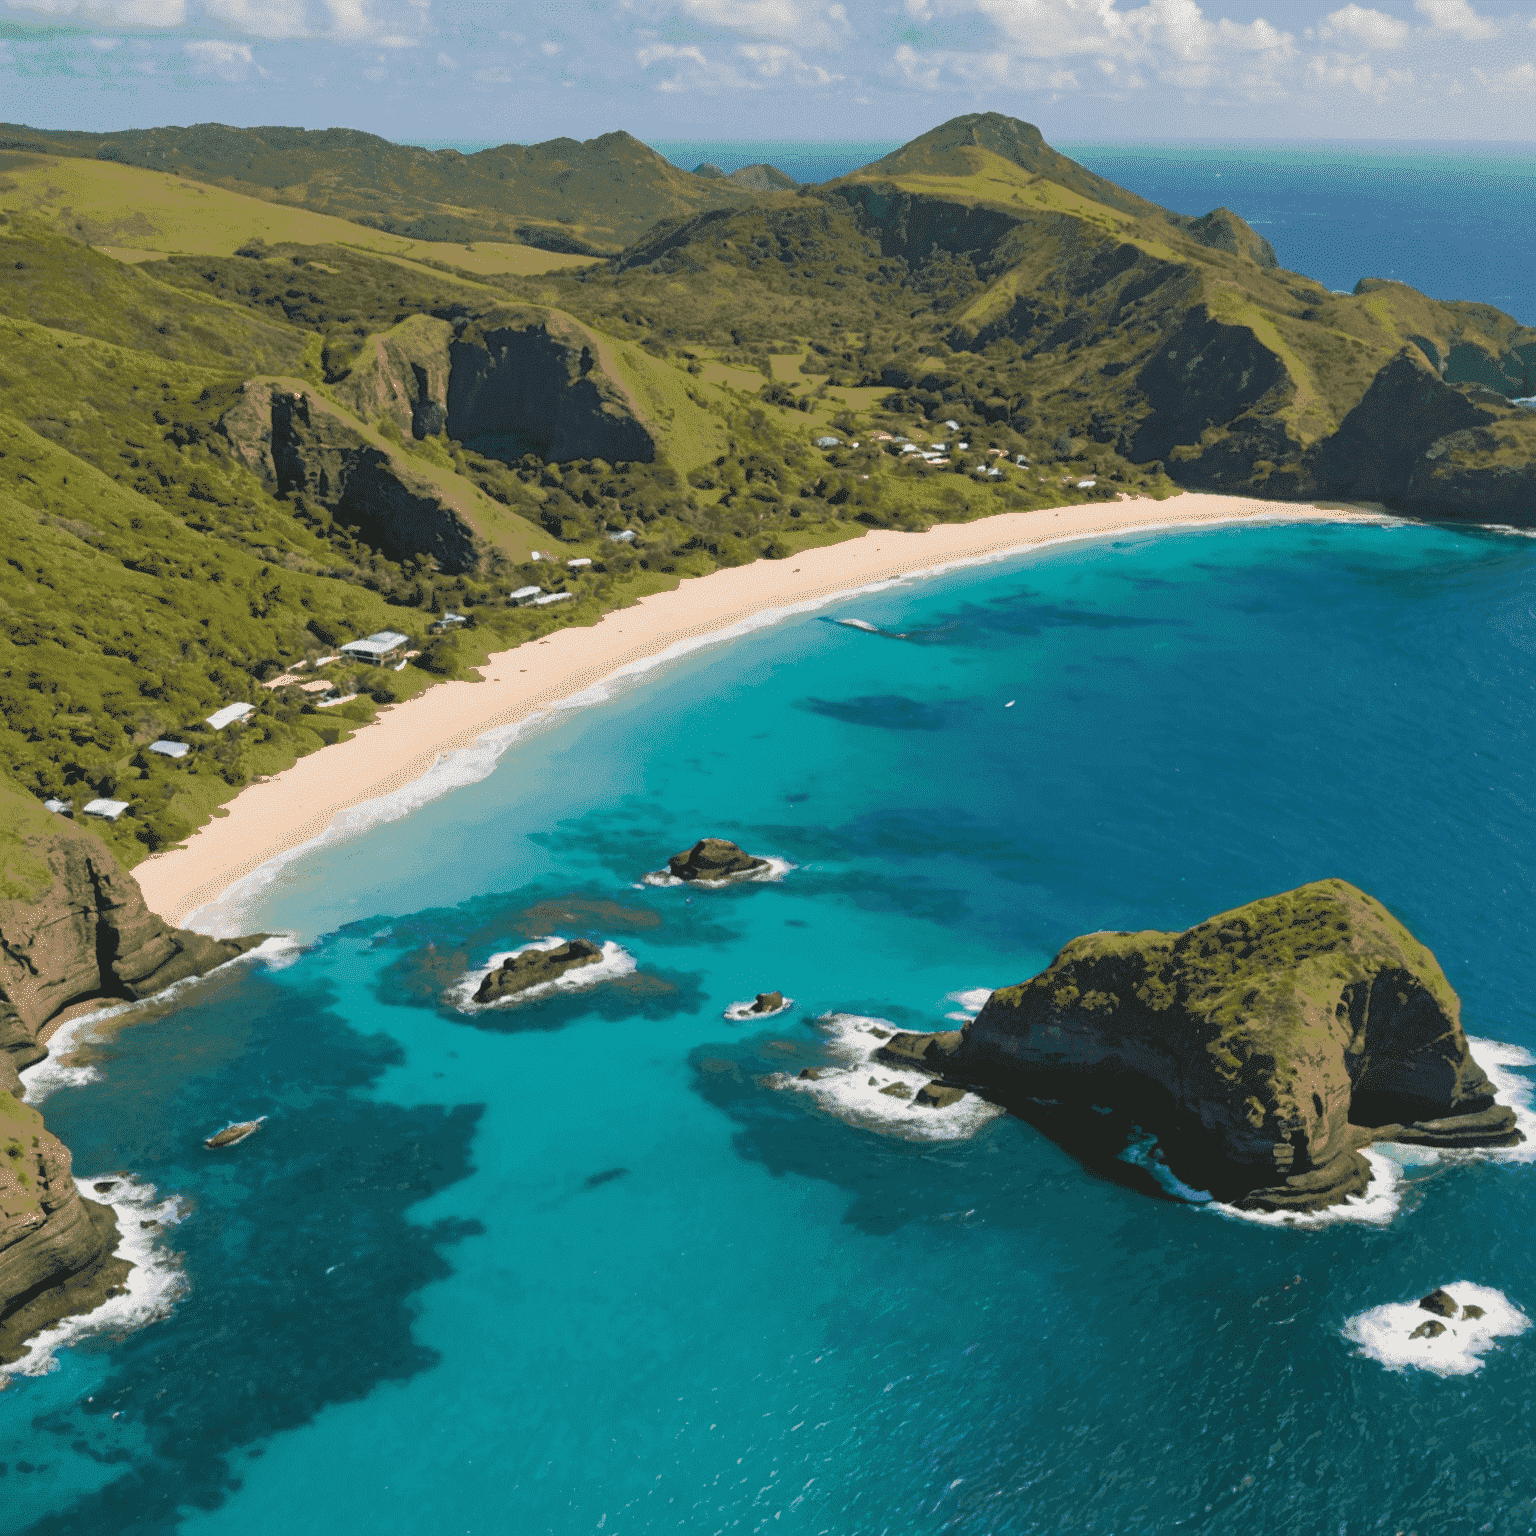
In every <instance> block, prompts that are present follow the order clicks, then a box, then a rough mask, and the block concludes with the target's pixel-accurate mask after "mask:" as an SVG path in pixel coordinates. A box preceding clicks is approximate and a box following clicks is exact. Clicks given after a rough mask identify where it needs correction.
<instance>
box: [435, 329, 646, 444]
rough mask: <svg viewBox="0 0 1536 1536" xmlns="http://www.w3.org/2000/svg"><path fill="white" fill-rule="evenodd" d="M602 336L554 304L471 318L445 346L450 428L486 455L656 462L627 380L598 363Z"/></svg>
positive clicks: (454, 435)
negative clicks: (553, 307)
mask: <svg viewBox="0 0 1536 1536" xmlns="http://www.w3.org/2000/svg"><path fill="white" fill-rule="evenodd" d="M601 350H602V343H601V342H600V341H599V340H598V338H597V337H595V336H594V335H593V334H592V333H591V332H590V331H588V330H587V329H586V328H585V327H584V326H581V325H579V324H578V323H577V322H576V321H574V320H572V319H571V318H570V317H569V316H567V315H562V314H560V313H558V312H556V311H552V310H534V309H528V310H523V309H516V310H507V311H505V312H499V313H497V314H494V315H489V316H486V317H485V318H483V319H480V320H476V321H473V322H472V323H470V324H469V325H468V326H466V327H464V328H463V329H462V330H461V331H460V332H459V333H458V335H457V337H456V339H455V340H454V342H453V344H452V346H451V348H450V349H449V357H450V363H451V367H450V371H449V378H448V394H447V399H446V402H445V404H446V408H447V430H448V435H449V436H450V437H451V438H453V439H454V440H455V441H456V442H461V443H464V444H466V445H467V446H469V447H471V448H476V449H477V450H478V451H480V452H483V453H485V454H486V455H487V456H488V457H490V458H504V459H509V460H510V459H516V458H520V457H521V456H522V455H523V454H524V453H527V452H530V451H531V452H535V453H537V454H539V455H540V457H542V458H545V459H554V460H566V459H605V460H607V461H608V462H609V463H610V464H612V463H618V462H622V461H625V460H640V461H641V462H643V463H647V464H648V463H650V462H651V461H652V460H653V459H654V458H655V457H656V442H655V439H654V438H653V437H652V436H651V434H650V431H649V430H648V429H647V427H646V426H645V424H644V422H643V421H642V420H641V417H640V413H639V411H638V410H637V409H636V407H635V404H634V402H633V401H632V400H631V399H630V398H629V396H628V394H627V393H626V392H625V390H624V388H623V386H622V385H621V384H620V383H619V382H618V381H617V380H616V379H615V378H613V377H611V376H610V375H609V373H608V371H607V370H606V369H605V368H604V367H603V365H602V359H601V356H600V353H601Z"/></svg>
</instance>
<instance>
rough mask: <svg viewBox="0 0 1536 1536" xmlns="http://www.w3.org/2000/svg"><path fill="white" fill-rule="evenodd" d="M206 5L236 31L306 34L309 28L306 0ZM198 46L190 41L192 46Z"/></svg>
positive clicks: (219, 0)
mask: <svg viewBox="0 0 1536 1536" xmlns="http://www.w3.org/2000/svg"><path fill="white" fill-rule="evenodd" d="M203 9H204V11H206V12H207V14H208V15H210V16H212V17H213V18H214V19H215V20H218V21H222V22H225V23H227V24H228V25H229V26H231V27H233V28H235V30H236V31H239V32H250V33H253V34H254V35H255V36H257V37H304V36H306V35H307V34H308V32H309V22H308V18H307V17H306V16H305V14H304V0H203ZM194 46H196V45H194V44H191V43H188V44H187V47H188V49H189V50H190V49H191V48H193V47H194ZM209 46H210V47H213V46H225V45H222V44H218V45H215V44H210V45H209Z"/></svg>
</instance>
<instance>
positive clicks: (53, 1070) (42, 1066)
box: [21, 933, 303, 1104]
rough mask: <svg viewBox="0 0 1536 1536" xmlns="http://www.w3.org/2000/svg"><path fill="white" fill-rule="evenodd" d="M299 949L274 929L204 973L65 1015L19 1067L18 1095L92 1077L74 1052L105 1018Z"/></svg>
mask: <svg viewBox="0 0 1536 1536" xmlns="http://www.w3.org/2000/svg"><path fill="white" fill-rule="evenodd" d="M302 952H303V950H302V946H301V945H300V944H299V942H298V940H297V939H296V938H294V937H293V935H292V934H286V933H279V934H274V935H273V936H272V937H271V938H269V939H264V940H262V942H261V943H260V944H258V945H257V946H256V947H255V948H254V949H248V950H247V951H246V952H245V953H244V954H243V955H236V956H235V958H234V959H233V960H226V961H225V962H224V965H219V966H215V967H214V968H213V970H211V971H208V972H207V973H206V974H205V975H203V976H188V977H186V978H185V979H184V980H182V981H176V982H172V983H171V985H170V986H168V987H165V988H163V989H162V990H161V991H159V992H153V993H151V994H150V995H149V996H148V997H140V998H136V999H134V1000H132V1001H130V1002H124V1003H112V1004H110V1005H109V1006H107V1007H105V1008H95V1009H92V1010H91V1012H90V1013H82V1014H80V1015H79V1016H78V1017H77V1018H73V1019H70V1020H69V1021H68V1022H67V1023H65V1024H61V1025H60V1026H59V1027H58V1028H57V1029H56V1030H54V1032H53V1034H52V1035H50V1036H49V1038H48V1054H47V1055H46V1056H45V1057H44V1058H43V1059H42V1060H41V1061H39V1062H37V1063H35V1064H34V1065H33V1066H30V1067H27V1068H26V1069H25V1070H24V1071H23V1072H22V1073H21V1083H22V1090H23V1091H22V1098H23V1100H24V1101H25V1102H26V1103H28V1104H41V1103H42V1102H43V1100H44V1099H46V1098H48V1097H49V1096H50V1095H51V1094H55V1093H57V1092H58V1091H59V1089H61V1088H81V1087H84V1086H85V1084H87V1083H94V1082H97V1081H98V1080H99V1079H100V1077H101V1074H100V1073H99V1072H98V1071H97V1070H96V1068H95V1067H94V1066H92V1065H91V1063H89V1062H82V1061H76V1060H75V1059H74V1053H75V1052H76V1051H79V1050H81V1049H82V1048H83V1047H85V1046H88V1045H100V1044H101V1043H102V1042H103V1041H104V1040H105V1039H106V1038H107V1032H105V1031H103V1030H102V1029H101V1026H102V1025H103V1024H106V1023H107V1022H108V1021H109V1020H113V1019H120V1018H122V1017H123V1016H124V1015H125V1014H130V1013H133V1012H135V1011H136V1010H138V1009H141V1008H151V1007H157V1006H159V1005H161V1004H163V1003H167V1002H170V1001H171V1000H172V999H173V998H176V997H178V996H179V995H180V994H181V993H183V992H186V991H187V990H189V989H190V988H192V987H195V986H197V984H198V983H199V982H201V981H205V980H207V978H208V977H209V976H215V975H217V974H218V973H219V972H220V971H222V970H223V969H224V968H225V967H226V966H230V965H242V964H244V963H246V962H247V961H253V960H260V961H261V962H262V963H264V964H266V965H269V966H271V967H273V968H274V969H276V970H282V969H285V968H286V967H288V966H290V965H292V964H293V963H294V962H295V961H296V960H298V959H299V957H300V955H301V954H302Z"/></svg>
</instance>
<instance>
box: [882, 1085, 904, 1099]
mask: <svg viewBox="0 0 1536 1536" xmlns="http://www.w3.org/2000/svg"><path fill="white" fill-rule="evenodd" d="M880 1092H881V1093H884V1094H887V1095H889V1096H890V1097H891V1098H893V1099H910V1098H911V1097H912V1090H911V1089H910V1088H908V1087H907V1085H906V1084H905V1083H887V1084H886V1085H885V1087H884V1088H882V1089H881V1090H880Z"/></svg>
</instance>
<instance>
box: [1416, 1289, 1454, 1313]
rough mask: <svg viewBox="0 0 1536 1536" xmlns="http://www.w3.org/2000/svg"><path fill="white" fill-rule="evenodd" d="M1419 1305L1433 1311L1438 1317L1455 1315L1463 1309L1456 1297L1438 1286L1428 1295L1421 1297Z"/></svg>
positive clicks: (1427, 1310)
mask: <svg viewBox="0 0 1536 1536" xmlns="http://www.w3.org/2000/svg"><path fill="white" fill-rule="evenodd" d="M1419 1305H1420V1306H1421V1307H1422V1308H1423V1309H1424V1310H1425V1311H1426V1312H1433V1313H1434V1314H1435V1315H1436V1316H1437V1317H1455V1316H1456V1314H1457V1313H1458V1312H1459V1311H1461V1308H1460V1307H1459V1306H1458V1305H1457V1303H1456V1301H1455V1299H1454V1298H1453V1297H1451V1296H1450V1295H1449V1294H1447V1293H1446V1292H1445V1291H1443V1290H1440V1289H1439V1288H1438V1287H1436V1289H1434V1290H1432V1291H1431V1292H1430V1293H1429V1295H1428V1296H1423V1297H1421V1298H1420V1299H1419Z"/></svg>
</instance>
